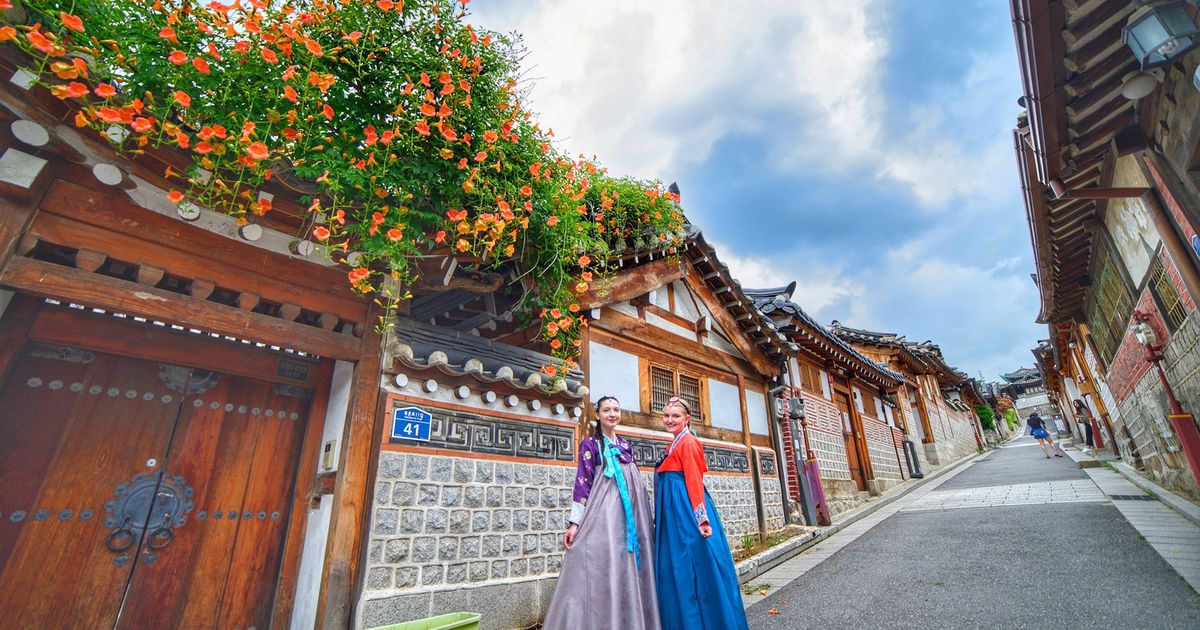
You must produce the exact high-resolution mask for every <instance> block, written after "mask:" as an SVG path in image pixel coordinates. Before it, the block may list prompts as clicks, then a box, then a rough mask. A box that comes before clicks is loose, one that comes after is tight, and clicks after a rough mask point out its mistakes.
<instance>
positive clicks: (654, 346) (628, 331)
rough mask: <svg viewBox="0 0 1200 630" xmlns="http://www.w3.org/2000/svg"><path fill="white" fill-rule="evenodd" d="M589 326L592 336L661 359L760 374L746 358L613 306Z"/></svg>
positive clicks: (608, 343) (669, 362) (749, 374)
mask: <svg viewBox="0 0 1200 630" xmlns="http://www.w3.org/2000/svg"><path fill="white" fill-rule="evenodd" d="M588 330H589V331H590V334H591V337H592V338H593V339H595V340H598V341H601V342H602V343H604V344H605V345H608V346H610V347H613V348H616V349H618V350H622V351H624V352H629V353H630V354H636V355H638V356H644V357H647V358H650V359H653V360H654V361H656V362H659V363H664V364H671V363H678V362H680V361H686V362H688V363H693V364H695V365H698V366H703V367H705V368H708V369H710V370H715V371H720V372H725V373H729V374H744V375H746V376H755V375H757V371H756V370H754V369H753V368H752V367H751V366H750V364H749V363H748V362H747V361H744V360H742V359H739V358H738V357H735V356H733V355H731V354H727V353H725V352H722V351H720V350H714V349H713V348H710V347H708V346H706V345H704V344H702V343H699V342H696V341H692V340H691V339H687V338H685V337H680V336H679V335H676V334H674V333H671V332H668V331H666V330H664V329H662V328H659V327H657V326H654V325H652V324H647V323H646V322H644V321H641V320H639V319H637V318H635V317H631V316H629V315H626V314H624V313H621V312H618V311H615V310H613V309H611V308H609V309H605V310H604V312H603V315H602V316H601V318H600V319H598V320H595V321H593V322H592V323H591V324H589V325H588Z"/></svg>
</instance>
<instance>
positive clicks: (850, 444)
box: [833, 392, 867, 491]
mask: <svg viewBox="0 0 1200 630" xmlns="http://www.w3.org/2000/svg"><path fill="white" fill-rule="evenodd" d="M833 398H834V401H835V402H836V403H837V406H838V412H839V415H840V417H841V420H842V436H843V438H844V439H845V444H846V464H847V465H848V466H849V467H850V478H851V479H853V480H854V485H855V486H856V487H857V488H858V489H859V490H860V491H862V490H866V489H867V474H866V471H865V470H864V469H863V457H864V456H863V453H862V452H861V450H860V449H859V441H860V438H859V434H858V433H857V432H856V430H855V429H856V426H855V423H854V417H853V416H852V415H851V413H850V397H849V396H847V395H846V394H843V393H841V392H837V393H836V394H835V395H834V397H833Z"/></svg>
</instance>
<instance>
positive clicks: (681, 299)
mask: <svg viewBox="0 0 1200 630" xmlns="http://www.w3.org/2000/svg"><path fill="white" fill-rule="evenodd" d="M673 286H674V287H675V313H676V314H677V315H679V316H680V317H683V318H684V319H687V320H689V321H693V322H694V321H696V320H697V319H700V307H699V306H698V302H697V300H696V298H695V296H693V295H692V292H691V291H689V290H688V288H687V284H685V283H684V282H683V281H682V280H676V281H675V282H674V283H673Z"/></svg>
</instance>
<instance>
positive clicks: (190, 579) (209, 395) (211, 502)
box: [117, 370, 308, 629]
mask: <svg viewBox="0 0 1200 630" xmlns="http://www.w3.org/2000/svg"><path fill="white" fill-rule="evenodd" d="M201 373H202V374H203V378H197V377H196V376H195V374H201ZM191 383H192V386H191V388H190V390H189V392H188V394H187V396H186V398H185V399H184V403H183V407H182V410H181V411H180V418H179V422H178V425H177V427H176V429H175V438H174V440H172V443H171V447H170V449H169V452H168V454H167V457H166V460H165V465H166V467H167V470H168V471H169V472H170V473H171V474H173V475H176V476H178V477H180V478H182V479H184V480H186V483H187V485H188V487H189V488H190V489H191V491H192V494H193V496H194V499H193V501H194V510H193V511H192V512H190V513H188V514H186V515H184V517H183V522H182V524H181V525H180V526H179V527H178V528H177V530H176V533H175V535H174V536H173V539H171V540H169V541H168V540H166V536H165V535H164V536H163V537H162V538H163V540H161V541H158V542H155V541H154V540H153V539H152V538H150V539H148V541H147V543H146V544H144V545H143V548H142V550H141V552H140V553H141V554H142V556H143V560H144V559H146V558H147V557H149V556H150V555H156V556H157V560H156V561H155V562H154V563H152V564H147V563H144V562H143V563H139V568H138V570H137V571H135V572H134V575H133V578H132V580H131V581H130V586H129V592H128V594H127V596H126V603H125V606H124V608H123V610H122V612H121V617H120V620H119V623H118V625H117V627H118V628H131V629H133V628H266V627H268V626H269V625H270V616H271V605H272V597H273V595H274V592H275V586H276V578H277V576H278V573H279V565H280V561H281V558H282V553H283V543H284V540H285V534H286V532H287V524H288V523H287V520H288V514H289V513H290V497H291V494H292V485H293V478H294V476H295V470H296V464H297V458H298V455H299V450H300V448H299V447H300V442H301V440H302V439H303V435H304V426H305V420H306V418H307V407H308V399H307V392H306V390H303V389H301V388H298V387H295V386H290V385H276V384H272V383H266V382H262V381H257V380H253V379H248V378H243V377H236V376H230V375H226V374H218V373H215V372H207V371H204V370H195V371H194V375H193V377H192V379H191ZM160 498H164V499H165V500H167V501H170V498H169V497H165V495H162V494H160ZM162 511H163V510H160V512H162ZM153 526H154V524H153V523H152V524H151V527H152V528H153ZM148 536H149V534H148ZM151 543H153V545H152V544H151ZM152 546H158V547H159V548H158V549H152V548H151V547H152Z"/></svg>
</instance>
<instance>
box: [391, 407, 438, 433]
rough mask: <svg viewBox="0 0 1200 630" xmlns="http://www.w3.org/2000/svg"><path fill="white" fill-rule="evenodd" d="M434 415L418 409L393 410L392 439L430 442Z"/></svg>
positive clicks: (401, 408)
mask: <svg viewBox="0 0 1200 630" xmlns="http://www.w3.org/2000/svg"><path fill="white" fill-rule="evenodd" d="M432 424H433V414H431V413H429V412H428V411H425V410H424V409H419V408H417V407H399V408H396V409H393V410H392V439H393V440H417V441H420V442H428V441H429V432H430V427H431V426H432Z"/></svg>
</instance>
